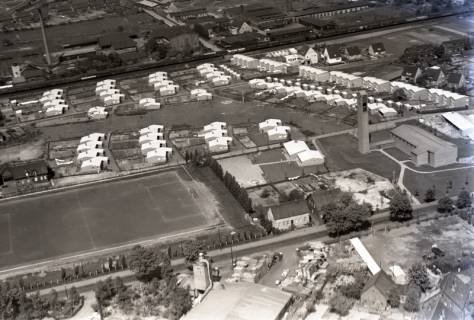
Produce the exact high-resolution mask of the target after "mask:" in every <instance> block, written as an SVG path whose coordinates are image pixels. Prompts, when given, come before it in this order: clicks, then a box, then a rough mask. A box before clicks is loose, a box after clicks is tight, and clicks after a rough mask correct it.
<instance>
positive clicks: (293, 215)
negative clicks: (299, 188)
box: [267, 199, 311, 230]
mask: <svg viewBox="0 0 474 320" xmlns="http://www.w3.org/2000/svg"><path fill="white" fill-rule="evenodd" d="M267 218H268V220H270V221H271V222H272V226H273V227H274V228H276V229H280V230H285V229H290V228H292V227H302V226H305V225H307V224H308V223H309V222H310V221H311V218H310V210H309V208H308V204H307V203H306V200H304V199H302V200H296V201H287V202H283V203H280V205H278V206H273V207H270V208H268V211H267Z"/></svg>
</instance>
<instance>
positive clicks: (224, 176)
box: [209, 158, 253, 213]
mask: <svg viewBox="0 0 474 320" xmlns="http://www.w3.org/2000/svg"><path fill="white" fill-rule="evenodd" d="M209 167H210V168H211V169H212V171H213V172H214V173H215V174H216V176H217V177H218V178H219V179H221V180H222V181H223V182H224V184H225V186H226V187H227V189H229V191H230V193H231V194H232V195H233V196H234V197H235V199H237V201H238V202H239V203H240V204H241V205H242V207H243V208H244V210H245V211H247V212H248V213H251V212H253V207H252V199H250V197H249V195H248V193H247V190H245V188H242V186H241V185H240V184H239V183H238V182H237V180H236V179H235V177H234V176H233V175H231V174H230V173H229V172H227V171H226V172H225V173H224V170H223V169H222V166H221V165H220V164H219V163H218V162H217V161H216V160H215V159H213V158H211V159H209Z"/></svg>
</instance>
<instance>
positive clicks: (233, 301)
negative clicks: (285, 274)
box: [182, 282, 292, 320]
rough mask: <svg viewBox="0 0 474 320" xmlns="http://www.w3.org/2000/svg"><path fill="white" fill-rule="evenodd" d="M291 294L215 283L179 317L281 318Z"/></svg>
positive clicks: (211, 319) (256, 286)
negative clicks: (200, 299) (199, 300)
mask: <svg viewBox="0 0 474 320" xmlns="http://www.w3.org/2000/svg"><path fill="white" fill-rule="evenodd" d="M291 300H292V295H291V294H290V293H288V292H284V291H282V290H280V289H278V288H271V287H268V286H264V285H261V284H256V283H248V282H238V283H225V285H222V286H214V287H213V289H212V290H211V291H210V292H209V293H208V294H207V295H206V296H205V298H204V299H203V300H202V302H201V303H199V304H197V305H196V306H194V307H193V308H192V309H191V310H190V311H189V312H188V313H187V314H185V315H184V316H183V318H182V320H226V319H236V320H237V319H239V320H255V319H262V320H263V319H265V320H282V319H283V318H284V316H285V313H286V311H287V310H288V307H289V306H290V303H291Z"/></svg>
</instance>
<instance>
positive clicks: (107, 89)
mask: <svg viewBox="0 0 474 320" xmlns="http://www.w3.org/2000/svg"><path fill="white" fill-rule="evenodd" d="M116 85H117V81H116V80H113V79H106V80H102V81H99V82H97V84H96V88H95V94H96V96H98V97H99V98H100V100H101V101H102V102H103V103H104V105H105V106H113V105H116V104H119V103H121V102H123V100H124V98H125V95H124V94H122V93H121V92H120V89H118V88H116Z"/></svg>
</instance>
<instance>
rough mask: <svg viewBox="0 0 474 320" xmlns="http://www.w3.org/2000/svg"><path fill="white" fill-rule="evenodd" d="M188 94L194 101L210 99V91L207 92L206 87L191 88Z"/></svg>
mask: <svg viewBox="0 0 474 320" xmlns="http://www.w3.org/2000/svg"><path fill="white" fill-rule="evenodd" d="M190 94H191V99H193V100H196V101H206V100H212V93H210V92H208V91H207V90H206V89H200V88H198V89H193V90H191V92H190Z"/></svg>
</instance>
